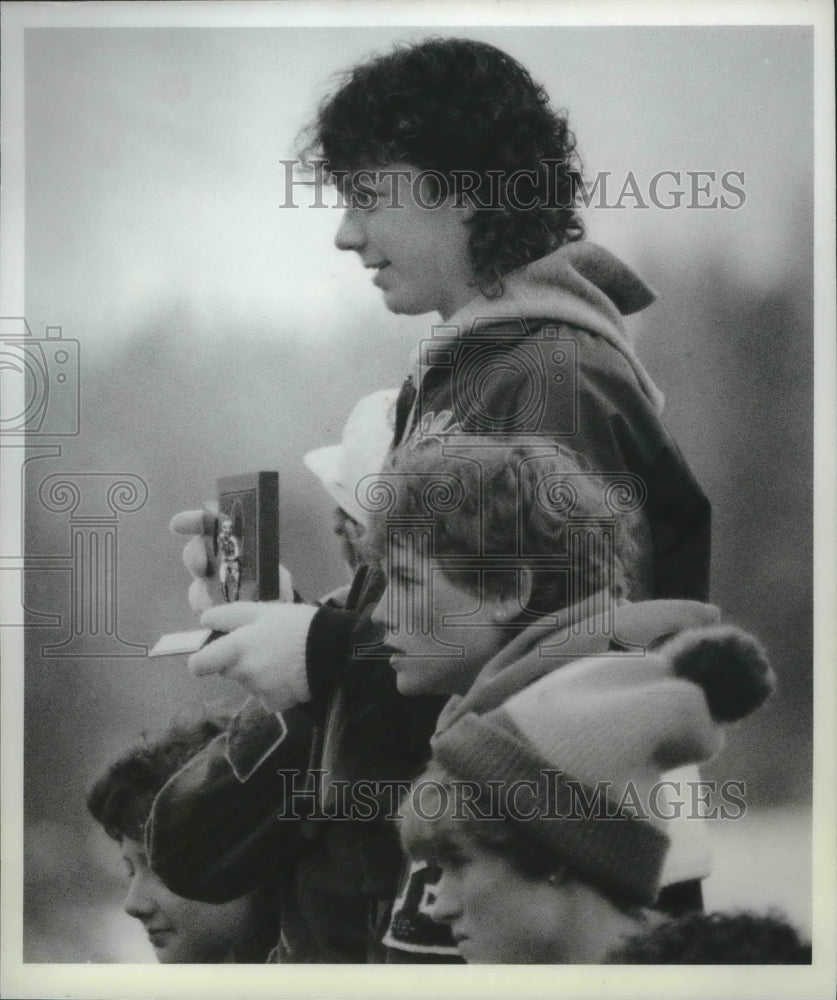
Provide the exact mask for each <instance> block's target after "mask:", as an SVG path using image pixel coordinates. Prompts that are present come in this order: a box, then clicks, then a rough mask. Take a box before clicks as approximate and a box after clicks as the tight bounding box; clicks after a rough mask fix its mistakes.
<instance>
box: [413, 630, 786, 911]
mask: <svg viewBox="0 0 837 1000" xmlns="http://www.w3.org/2000/svg"><path fill="white" fill-rule="evenodd" d="M772 689H773V673H772V671H771V669H770V667H769V665H768V663H767V660H766V658H765V654H764V651H763V650H762V648H761V646H760V645H759V644H758V642H757V641H756V640H755V639H754V638H753V637H752V636H749V635H747V634H746V633H744V632H741V631H740V630H739V629H736V628H732V627H729V626H717V627H714V628H704V629H693V630H689V631H686V632H684V633H682V634H681V635H679V636H677V637H676V638H674V639H672V640H670V641H669V642H667V643H666V644H665V645H663V646H661V647H660V648H659V649H658V650H655V651H654V652H646V653H645V654H644V655H641V656H636V655H633V654H630V653H615V654H612V655H609V656H601V657H592V658H586V659H581V660H576V661H574V662H573V663H570V664H568V665H566V666H563V667H560V668H559V669H556V670H555V671H553V672H552V673H549V674H547V675H546V676H545V677H543V678H541V679H540V680H539V681H537V682H535V683H534V684H531V685H530V686H529V687H527V688H525V689H524V690H523V691H521V692H519V693H518V694H516V695H514V696H512V697H511V698H509V699H508V701H506V702H505V703H504V704H503V705H502V706H501V707H500V708H497V709H495V710H493V711H491V712H489V713H487V714H486V715H482V716H478V715H475V714H473V713H469V714H467V715H464V716H462V717H461V718H460V719H459V720H458V721H457V722H455V723H454V724H453V725H452V726H451V727H450V728H449V729H447V730H445V731H444V732H442V733H441V734H439V735H438V736H437V737H436V738H435V739H434V742H433V755H434V757H435V759H436V760H437V761H438V762H439V763H440V764H441V765H442V766H443V767H444V768H445V769H446V770H447V771H448V772H449V773H450V774H452V775H453V776H454V777H457V778H464V779H467V780H472V781H476V782H477V783H479V785H480V786H481V788H482V789H484V790H485V789H490V787H491V786H490V785H489V783H492V784H493V786H494V788H495V789H498V790H505V791H506V795H505V796H498V795H495V796H494V798H493V801H494V803H495V805H496V803H497V802H498V799H499V802H500V804H499V806H498V809H499V814H500V815H502V816H503V817H504V818H505V819H507V820H511V821H513V822H515V824H516V827H517V829H518V830H519V832H520V833H521V834H522V835H523V836H525V837H533V838H535V839H536V840H537V841H538V843H540V844H541V845H542V846H546V847H548V848H549V849H550V850H552V851H554V853H555V856H556V862H558V863H565V864H567V865H568V866H569V867H570V868H571V869H572V870H574V871H575V872H576V873H577V874H578V875H579V876H581V877H582V878H584V879H586V880H587V881H588V882H590V883H592V884H593V885H596V886H598V887H599V888H600V889H602V890H604V891H605V892H607V893H610V894H612V895H619V896H623V897H626V898H628V899H632V900H635V901H636V902H639V903H644V904H650V903H653V901H654V900H655V898H656V896H657V892H658V888H659V877H660V873H661V871H662V866H663V862H664V860H665V856H666V852H667V849H668V837H667V836H666V834H665V832H664V829H665V818H664V817H663V816H661V815H659V813H658V811H657V810H656V808H655V801H656V798H655V791H654V789H655V786H657V787H659V782H660V781H661V776H662V774H663V773H664V772H666V771H669V770H671V769H672V768H675V767H680V766H682V765H685V764H697V763H701V762H704V761H707V760H710V759H711V758H712V757H714V756H715V755H716V754H717V753H718V752H719V751H720V749H721V747H722V746H723V743H724V733H723V723H728V722H733V721H735V720H737V719H741V718H744V716H746V715H748V714H749V713H750V712H752V711H753V710H754V709H756V708H757V707H758V706H759V705H761V704H762V703H763V702H764V701H765V699H766V698H767V697H768V696H769V695H770V693H771V691H772ZM512 789H514V790H515V792H514V795H513V796H512V795H511V791H512Z"/></svg>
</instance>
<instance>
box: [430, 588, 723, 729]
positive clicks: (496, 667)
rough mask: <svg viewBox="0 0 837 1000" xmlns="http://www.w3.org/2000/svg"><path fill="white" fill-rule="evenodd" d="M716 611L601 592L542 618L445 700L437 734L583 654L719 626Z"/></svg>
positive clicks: (683, 602)
mask: <svg viewBox="0 0 837 1000" xmlns="http://www.w3.org/2000/svg"><path fill="white" fill-rule="evenodd" d="M720 617H721V615H720V611H719V610H718V608H717V607H715V606H714V605H712V604H702V603H701V602H699V601H686V600H661V601H637V602H631V601H620V602H618V603H617V604H616V605H615V606H614V605H613V604H612V603H611V601H610V600H608V599H607V597H606V595H605V594H603V593H599V594H594V595H593V596H592V597H590V598H588V599H587V600H586V601H582V602H580V603H578V604H575V605H573V606H572V607H570V608H564V609H562V610H561V611H556V612H554V613H553V614H550V615H545V616H544V617H542V618H540V619H539V620H538V621H537V622H535V623H534V624H532V625H529V626H527V627H526V628H524V629H521V631H520V632H518V633H517V634H516V635H515V636H514V638H513V639H512V640H511V641H510V642H508V643H507V644H506V645H505V646H503V648H502V649H501V650H500V651H499V652H498V653H497V654H496V655H495V656H493V657H492V658H491V659H490V660H489V661H488V662H487V663H486V664H485V666H484V667H483V668H482V670H481V671H480V672H479V674H478V675H477V677H476V679H475V680H474V683H473V684H472V685H471V687H470V688H469V690H468V691H467V693H466V694H464V695H461V696H460V695H454V696H453V697H452V698H450V699H449V701H448V702H447V704H446V705H445V707H444V709H443V710H442V713H441V715H440V716H439V721H438V723H437V726H436V732H437V733H440V732H442V731H443V730H445V729H447V728H448V726H451V725H452V724H453V723H454V722H456V720H457V719H459V718H461V717H462V716H463V715H465V714H467V713H468V712H474V713H476V714H477V715H483V714H484V713H485V712H489V711H491V709H494V708H497V707H498V706H499V705H502V704H503V702H504V701H506V699H507V698H509V697H510V696H511V695H513V694H516V693H517V692H518V691H521V690H522V689H523V688H525V687H528V686H529V685H530V684H532V683H533V682H534V681H536V680H538V679H539V678H541V677H543V676H544V675H545V674H548V673H551V672H552V671H553V670H556V669H558V668H559V667H561V666H563V665H564V664H566V663H570V662H572V661H573V660H577V659H579V658H581V657H584V656H596V655H601V654H603V653H606V652H607V651H608V650H609V649H612V648H613V644H616V645H617V648H618V649H620V650H625V651H627V652H630V651H631V650H632V649H636V652H637V655H642V651H643V647H646V646H649V645H651V644H652V643H654V644H656V643H657V642H659V641H660V640H661V639H663V638H664V637H668V636H672V635H675V634H677V633H679V632H682V631H684V630H685V629H690V628H703V627H706V626H709V625H717V624H718V622H719V621H720Z"/></svg>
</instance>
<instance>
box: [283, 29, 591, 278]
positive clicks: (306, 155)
mask: <svg viewBox="0 0 837 1000" xmlns="http://www.w3.org/2000/svg"><path fill="white" fill-rule="evenodd" d="M301 143H302V144H303V149H302V152H301V154H300V157H301V159H302V161H303V163H305V164H307V165H309V166H310V165H311V164H312V163H313V162H314V161H322V163H323V165H324V168H325V171H326V172H327V175H329V176H330V178H331V179H332V180H333V179H334V178H335V174H337V173H343V172H346V173H348V174H351V173H352V172H353V171H356V170H358V169H361V168H363V169H372V168H381V167H384V166H386V165H388V164H393V163H407V164H410V165H411V166H414V167H417V168H419V169H420V170H428V171H430V170H432V171H438V172H439V173H440V174H441V175H443V176H444V177H445V179H446V181H447V182H448V183H449V184H450V185H452V186H453V189H454V190H456V185H457V180H456V175H457V172H461V171H467V172H468V173H469V174H470V175H472V176H474V177H476V178H477V184H476V186H475V187H474V188H473V189H472V194H473V198H474V201H475V204H476V205H477V207H478V210H477V211H476V212H474V213H473V215H472V217H471V218H470V219H469V220H468V222H467V225H468V226H469V229H470V235H469V250H470V254H471V261H472V265H473V268H474V273H475V275H476V282H475V284H476V285H477V286H478V287H479V289H480V290H481V291H482V292H483V294H485V295H487V296H489V297H497V296H499V295H502V292H503V283H502V276H503V275H504V274H508V273H509V272H510V271H513V270H514V269H516V268H518V267H521V266H523V265H524V264H527V263H529V262H530V261H533V260H537V259H538V258H539V257H543V256H544V255H545V254H547V253H549V252H550V251H552V250H555V249H557V248H558V247H560V246H563V245H564V244H565V243H569V242H571V241H573V240H578V239H580V238H581V237H582V236H583V235H584V227H583V224H582V221H581V219H580V217H579V215H578V213H577V212H576V204H577V179H578V176H579V173H580V162H579V160H578V157H577V155H576V151H575V136H574V135H573V133H572V132H571V131H570V129H569V126H568V122H567V117H566V113H565V112H557V111H554V110H553V109H552V108H551V107H550V105H549V97H548V95H547V93H546V91H545V90H544V88H543V87H542V86H540V85H539V84H537V83H535V81H534V80H533V79H532V77H531V75H530V74H529V72H528V71H527V70H526V69H524V67H523V66H521V65H520V63H519V62H517V60H515V59H513V58H512V57H511V56H509V55H508V54H507V53H505V52H503V51H502V50H500V49H498V48H495V47H494V46H493V45H488V44H486V43H485V42H476V41H471V40H469V39H463V38H430V39H427V40H425V41H422V42H419V43H417V44H410V45H400V46H397V47H396V48H395V49H394V50H393V51H392V52H390V53H388V54H386V55H380V56H377V57H375V58H373V59H370V60H368V61H366V62H363V63H360V64H358V65H356V66H354V67H352V68H351V69H349V70H347V71H346V72H345V73H344V74H342V76H341V77H340V85H339V87H338V89H337V90H336V91H335V92H334V93H333V94H331V95H329V96H327V97H326V98H325V99H324V100H323V101H322V102H321V104H320V106H319V109H318V112H317V114H316V117H315V118H314V119H313V121H312V122H311V123H310V124H309V125H308V126H307V127H306V128H305V129H304V130H303V132H302V136H301ZM521 171H524V172H526V173H525V175H521V173H520V172H521ZM515 177H516V178H517V179H516V180H515ZM521 181H524V182H525V183H524V184H521ZM449 190H451V188H450V187H449ZM529 205H532V207H528V206H529ZM484 206H489V207H484Z"/></svg>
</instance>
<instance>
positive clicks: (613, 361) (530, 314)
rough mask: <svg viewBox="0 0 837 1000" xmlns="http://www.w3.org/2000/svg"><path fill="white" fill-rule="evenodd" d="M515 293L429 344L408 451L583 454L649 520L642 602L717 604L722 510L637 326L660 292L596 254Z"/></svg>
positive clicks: (466, 314) (565, 253)
mask: <svg viewBox="0 0 837 1000" xmlns="http://www.w3.org/2000/svg"><path fill="white" fill-rule="evenodd" d="M504 286H505V291H504V293H503V295H502V296H501V297H500V298H497V299H491V300H489V299H486V298H484V297H482V296H480V297H479V298H477V299H474V300H472V301H471V302H470V303H468V304H467V305H466V306H465V307H464V308H463V309H462V310H460V312H458V313H457V314H456V315H454V316H453V317H452V318H451V319H450V321H449V322H447V323H445V324H443V325H440V326H436V327H434V329H433V333H432V336H431V337H430V338H428V339H427V340H424V341H422V342H421V343H420V344H419V345H418V348H417V350H416V351H415V352H414V354H413V358H412V371H411V374H410V378H409V380H408V381H409V382H410V383H412V385H413V386H414V387H415V398H414V402H413V404H412V406H411V407H409V408H408V407H406V406H405V405H404V400H403V399H402V400H400V403H401V406H400V407H397V411H398V412H397V417H396V429H395V443H396V444H399V443H401V442H407V441H408V440H409V439H411V438H412V439H414V440H417V439H419V438H423V437H428V436H432V437H438V438H440V439H441V440H444V441H446V442H450V443H455V438H456V436H457V435H459V434H463V433H478V434H488V435H491V434H498V435H502V436H504V437H505V438H508V437H512V438H514V439H516V440H519V441H549V442H550V443H552V444H556V445H558V446H559V447H562V448H565V449H568V450H570V451H571V452H572V453H573V454H574V455H575V457H576V459H577V460H578V461H579V463H580V465H581V467H582V468H583V469H585V470H589V471H591V472H592V473H595V474H597V475H602V476H606V477H607V476H609V477H611V479H612V481H613V483H614V485H615V484H616V483H617V482H621V483H622V484H623V487H624V488H627V489H628V491H629V494H631V495H632V497H631V499H630V501H629V503H630V504H633V505H634V507H635V508H636V507H639V518H640V528H639V529H638V532H639V537H638V539H637V541H638V542H639V548H640V550H641V552H642V553H643V556H644V558H643V559H642V560H641V564H640V565H639V566H638V567H637V568H636V573H635V588H634V590H633V591H632V592H631V597H633V598H634V599H640V598H645V597H682V598H687V599H691V600H701V601H702V600H706V599H707V597H708V592H709V555H710V553H709V549H710V518H711V511H710V506H709V502H708V500H707V499H706V497H705V495H704V494H703V491H702V490H701V488H700V486H699V484H698V483H697V481H696V479H695V477H694V475H693V474H692V472H691V470H690V469H689V467H688V466H687V464H686V462H685V461H684V459H683V456H682V455H681V453H680V450H679V448H678V447H677V445H676V443H675V442H674V440H673V439H672V437H671V435H670V434H669V433H668V431H667V430H666V428H665V427H664V425H663V424H662V422H661V414H662V410H663V406H664V398H663V394H662V393H661V392H660V390H659V389H658V388H657V387H656V386H655V384H654V382H653V381H652V379H651V376H650V375H649V374H648V372H647V371H646V370H645V368H644V367H643V365H642V363H641V361H640V360H639V358H638V357H637V355H636V352H635V350H634V347H633V344H632V342H631V338H630V336H629V334H628V332H627V330H626V327H625V323H624V320H623V317H624V316H626V315H630V314H632V313H634V312H637V311H639V310H640V309H643V308H645V307H646V306H648V305H650V303H651V302H653V301H654V298H655V295H654V293H653V292H652V291H651V289H650V288H649V287H648V286H647V285H646V284H645V282H643V281H642V279H641V278H639V277H638V276H637V275H636V274H634V272H633V271H632V270H631V269H630V268H629V267H627V266H626V265H625V264H623V263H622V262H621V261H619V260H618V259H617V258H616V257H614V256H613V254H611V253H609V252H608V251H607V250H605V249H603V248H602V247H599V246H596V245H595V244H593V243H588V242H579V243H571V244H568V245H567V246H565V247H562V248H560V249H559V250H556V251H554V252H553V253H551V254H549V255H548V256H546V257H543V258H542V259H540V260H537V261H535V262H533V263H532V264H529V265H527V266H526V267H523V268H521V269H519V270H518V271H515V272H513V273H512V274H510V275H508V276H507V277H506V278H505V279H504ZM402 395H403V393H402ZM399 417H400V418H401V419H398V418H399ZM626 474H627V478H626Z"/></svg>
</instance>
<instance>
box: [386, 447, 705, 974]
mask: <svg viewBox="0 0 837 1000" xmlns="http://www.w3.org/2000/svg"><path fill="white" fill-rule="evenodd" d="M550 451H551V449H550V448H548V447H546V446H544V445H543V444H529V445H525V446H524V445H522V444H519V443H518V444H515V443H508V442H504V441H503V440H502V439H499V438H492V437H479V436H475V437H470V438H469V437H466V436H463V437H461V438H459V439H458V442H457V445H456V446H455V447H453V446H448V445H445V444H442V443H441V442H439V441H433V440H429V439H426V440H423V441H422V442H421V443H417V444H415V445H414V446H413V447H406V448H402V449H399V450H398V451H397V452H396V453H395V454H393V455H392V456H391V457H390V459H389V460H388V462H387V465H386V466H385V467H384V470H383V471H382V473H381V476H380V477H379V478H378V480H377V483H376V485H377V486H378V487H379V489H378V492H379V493H380V494H382V495H385V496H387V498H388V501H389V502H388V504H387V506H386V508H385V509H381V508H382V507H383V505H382V504H379V510H378V511H377V512H376V513H375V514H373V515H372V519H371V523H370V528H369V535H368V543H367V548H368V551H369V552H370V554H371V553H375V554H376V555H377V557H378V559H379V560H380V561H381V562H382V563H385V564H386V567H387V587H386V590H385V592H384V594H383V596H382V598H381V601H380V602H379V604H378V606H377V608H376V609H375V611H374V612H373V615H372V618H373V621H377V622H379V623H380V624H381V625H382V626H383V627H384V628H385V629H386V632H385V635H384V642H385V644H386V647H387V648H388V649H389V650H391V651H392V654H393V655H392V656H391V657H390V664H391V666H392V668H393V670H394V672H395V675H396V684H397V686H398V689H399V690H400V691H401V692H403V693H404V694H408V695H411V696H420V695H423V696H426V695H431V694H445V695H448V696H450V698H449V701H448V702H447V704H446V705H445V707H444V709H443V710H442V712H441V715H440V718H439V720H438V723H437V730H438V729H442V728H444V727H446V726H448V725H451V724H452V723H453V722H454V721H455V720H456V719H458V718H460V717H462V716H463V715H468V714H477V715H483V714H485V713H486V712H489V711H491V710H492V709H495V708H496V707H498V706H499V705H501V704H502V703H503V702H504V701H505V700H506V699H507V698H509V697H510V696H511V695H512V694H514V693H515V692H518V691H521V690H523V689H525V688H526V687H527V685H530V684H532V683H533V682H534V681H536V680H538V678H540V677H542V676H544V675H545V674H548V673H551V672H552V671H554V670H556V669H558V668H562V669H563V668H564V666H565V665H566V664H568V663H571V662H573V661H574V660H576V659H577V658H578V657H590V656H600V655H602V654H605V653H607V652H609V651H612V650H619V649H625V650H630V651H631V652H632V654H633V655H634V656H641V655H642V654H643V652H644V650H645V649H646V648H647V647H652V646H654V645H659V644H660V643H661V642H663V641H664V640H665V638H666V637H668V636H671V635H674V634H676V633H678V632H680V631H683V630H684V629H688V628H694V627H699V626H707V625H712V624H715V623H716V622H717V621H718V618H719V615H718V611H717V609H716V608H714V607H712V606H710V605H706V604H702V603H700V602H696V601H682V600H680V601H676V600H668V601H664V600H658V601H642V602H630V601H627V600H625V594H626V593H627V592H628V591H629V588H630V573H631V571H632V570H633V568H634V565H635V563H634V553H635V551H636V541H635V539H634V537H633V531H634V527H635V524H636V517H635V515H634V513H633V512H632V510H631V508H632V506H633V507H636V506H638V504H639V502H640V501H639V498H638V497H637V496H634V497H633V498H631V497H630V495H629V491H627V490H626V491H625V492H622V493H621V494H619V495H618V496H615V495H614V492H613V485H614V484H613V481H612V480H611V477H607V476H598V477H597V476H595V475H594V474H591V473H589V472H582V470H581V469H580V468H579V466H578V465H577V464H576V462H575V461H574V460H573V459H572V458H571V457H570V456H568V455H566V454H564V453H561V452H555V453H552V454H550ZM625 485H628V484H625ZM697 777H698V775H697V774H696V773H692V774H688V775H683V774H671V775H667V778H668V779H669V780H670V781H673V782H675V783H676V782H679V781H681V780H686V779H689V778H690V779H692V780H694V779H695V778H697ZM667 826H668V827H669V832H670V835H671V837H672V839H673V841H674V848H675V849H674V850H672V851H671V852H670V854H669V857H668V864H667V867H666V870H665V872H664V873H663V884H664V885H665V887H666V888H665V892H664V894H663V898H662V899H661V901H660V905H661V906H662V907H664V908H676V901H677V895H678V894H679V892H680V886H679V884H680V883H682V882H683V881H684V880H700V879H701V878H703V877H705V876H706V875H708V874H709V871H710V858H709V852H708V847H707V845H706V842H705V830H703V828H702V825H701V824H700V823H696V822H694V821H685V820H684V821H682V822H679V823H677V824H674V823H672V822H669V823H668V824H667ZM674 826H676V829H673V827H674ZM432 878H433V872H432V871H431V870H429V869H428V868H427V867H426V866H425V865H423V864H421V863H417V864H415V865H413V866H412V867H411V869H410V870H409V872H408V873H407V874H406V877H405V879H404V881H403V882H402V887H401V891H400V892H399V894H398V898H397V900H396V902H395V905H394V907H393V913H392V916H391V919H390V922H389V925H388V928H387V930H386V933H385V935H384V938H383V941H384V944H385V945H386V946H387V947H388V948H389V949H390V951H389V953H388V956H387V957H388V960H389V961H396V960H400V956H402V955H405V956H408V957H407V958H406V959H404V960H409V958H410V957H415V956H416V955H417V954H422V953H424V952H426V953H428V954H435V955H437V956H441V955H450V954H453V953H454V951H455V949H454V945H453V942H452V941H450V939H449V938H447V935H446V934H445V933H444V929H443V928H439V927H435V928H434V927H433V926H432V925H430V924H429V922H428V920H427V918H426V914H424V913H423V912H422V909H421V905H420V903H421V900H422V899H423V898H424V897H425V895H426V892H427V891H428V883H429V882H432ZM675 884H676V885H675ZM672 897H674V898H672ZM673 903H674V906H673V905H672V904H673Z"/></svg>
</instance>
